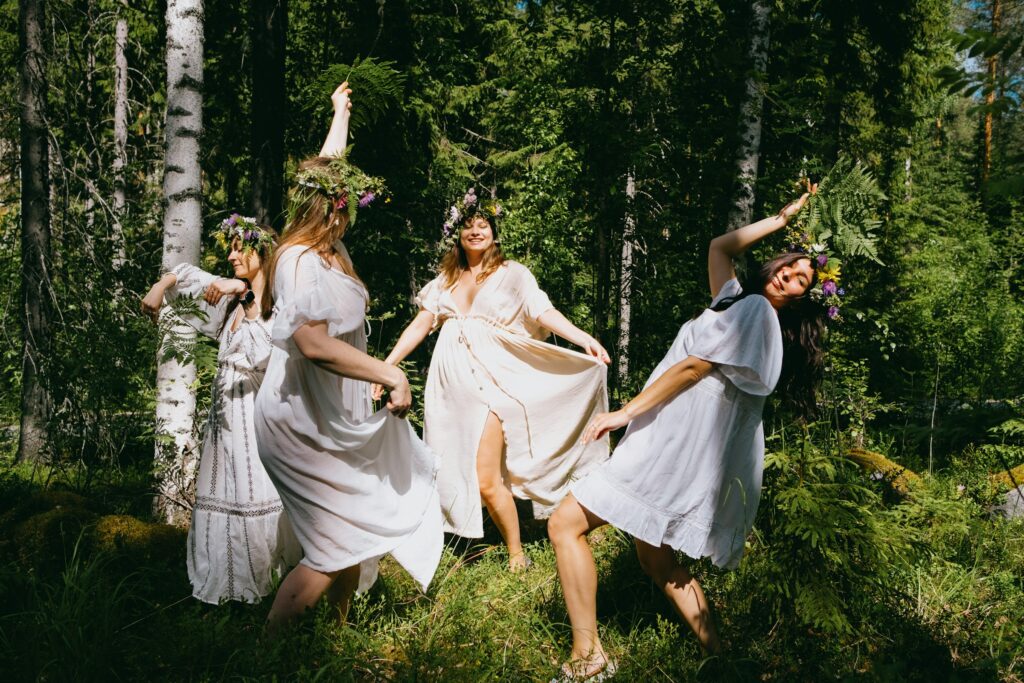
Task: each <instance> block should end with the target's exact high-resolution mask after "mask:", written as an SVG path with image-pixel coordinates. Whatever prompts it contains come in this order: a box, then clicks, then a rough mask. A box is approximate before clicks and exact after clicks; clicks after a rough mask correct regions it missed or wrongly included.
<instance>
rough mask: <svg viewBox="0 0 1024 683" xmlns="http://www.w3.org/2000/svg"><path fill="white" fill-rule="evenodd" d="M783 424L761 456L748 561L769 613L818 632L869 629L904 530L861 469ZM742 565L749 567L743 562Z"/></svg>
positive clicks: (908, 538) (903, 551)
mask: <svg viewBox="0 0 1024 683" xmlns="http://www.w3.org/2000/svg"><path fill="white" fill-rule="evenodd" d="M785 436H786V435H785V433H784V432H783V433H782V434H781V435H779V436H778V437H777V438H776V440H775V442H774V443H775V449H774V450H773V451H771V452H770V453H768V454H767V456H766V458H765V475H766V477H765V479H766V481H765V487H764V493H763V500H762V501H761V513H760V515H759V521H758V531H759V535H758V541H759V542H758V545H757V547H756V548H755V549H753V551H752V555H753V556H754V559H753V562H755V563H756V566H757V568H758V571H757V574H758V575H759V576H760V581H761V582H762V588H761V592H762V593H763V594H764V598H765V600H766V601H767V602H768V604H769V605H770V606H771V610H772V613H773V614H774V615H775V616H776V617H777V618H779V619H780V620H783V621H784V622H788V623H789V624H790V626H793V625H804V626H809V627H812V628H814V629H816V630H818V631H820V632H822V633H823V634H824V635H826V636H829V635H832V636H850V635H852V634H854V633H858V634H861V635H869V634H873V633H875V628H876V627H875V625H874V624H873V623H872V622H871V618H870V616H871V614H872V613H873V612H874V609H873V607H872V604H873V603H874V602H875V601H876V600H877V599H878V596H879V595H880V594H882V593H884V587H885V586H886V585H887V584H889V583H891V581H892V575H893V574H892V573H893V572H894V571H896V570H898V568H899V567H900V566H902V565H903V564H904V563H906V562H907V560H908V557H907V555H908V554H909V553H910V551H911V550H912V546H911V542H912V540H913V537H912V535H910V534H908V533H907V531H908V530H907V529H905V528H900V527H899V526H898V525H897V523H896V519H895V516H894V514H893V513H891V512H890V511H887V510H885V509H883V508H882V507H881V505H880V502H881V501H880V498H879V495H878V494H877V493H876V492H875V491H874V490H872V488H871V487H870V486H869V485H868V482H867V481H866V480H865V477H864V475H863V474H862V473H861V470H860V469H859V468H858V467H857V466H856V465H854V464H853V463H852V462H851V461H849V460H846V459H845V458H842V457H839V456H836V455H832V454H828V453H826V452H822V451H821V450H819V449H818V448H817V447H816V446H815V445H814V444H813V443H812V442H811V441H810V440H809V439H808V437H807V435H804V437H803V440H802V442H797V443H795V444H792V445H789V444H787V443H786V440H785ZM748 571H749V569H748Z"/></svg>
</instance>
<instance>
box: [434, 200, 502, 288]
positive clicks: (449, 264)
mask: <svg viewBox="0 0 1024 683" xmlns="http://www.w3.org/2000/svg"><path fill="white" fill-rule="evenodd" d="M477 218H483V219H484V220H485V221H487V224H488V225H489V226H491V235H493V236H494V244H492V245H491V246H490V247H488V248H487V251H485V252H484V257H483V261H482V263H483V268H481V269H480V274H479V275H478V276H477V282H482V281H484V280H486V279H487V277H488V276H489V275H490V274H491V273H493V272H494V271H496V270H497V269H498V268H499V267H500V266H501V265H502V264H503V263H505V261H506V260H507V259H506V258H505V252H503V251H502V250H501V245H500V244H499V243H498V223H497V221H495V220H494V218H493V217H492V216H488V215H487V214H486V213H483V212H478V213H474V214H470V215H469V216H466V218H465V219H464V220H463V221H462V223H460V224H459V229H458V230H457V232H456V235H455V244H454V245H452V248H451V250H449V252H448V253H447V254H445V255H444V258H442V259H441V268H440V271H441V275H443V276H444V279H445V283H444V286H445V288H446V289H447V288H448V287H451V286H452V285H454V284H455V282H456V281H457V280H458V279H459V276H460V275H461V274H462V271H464V270H468V269H469V259H467V258H466V250H465V249H463V248H462V231H463V230H465V229H466V228H468V227H469V226H471V225H472V224H473V221H475V220H476V219H477Z"/></svg>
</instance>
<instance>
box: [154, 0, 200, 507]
mask: <svg viewBox="0 0 1024 683" xmlns="http://www.w3.org/2000/svg"><path fill="white" fill-rule="evenodd" d="M164 130H165V136H166V144H167V150H166V157H165V161H164V200H165V202H166V209H165V212H164V251H163V269H164V271H167V270H170V269H171V268H173V267H174V266H176V265H178V264H179V263H185V262H188V263H197V262H198V260H199V247H200V237H201V233H202V185H201V180H202V178H201V173H200V167H199V139H200V136H201V135H202V132H203V3H202V0H168V3H167V118H166V124H165V128H164ZM178 334H180V335H182V336H185V335H189V334H194V331H192V330H191V328H182V329H180V330H178ZM195 378H196V370H195V366H194V365H191V364H189V365H182V364H181V363H179V362H177V361H176V360H165V361H161V362H160V364H159V366H158V367H157V406H156V425H157V434H158V435H159V436H160V437H162V438H158V439H157V453H156V456H157V465H158V467H157V470H158V472H159V477H160V490H159V494H158V496H157V499H156V501H155V508H156V510H155V512H156V513H157V514H158V515H159V516H160V517H161V518H162V519H164V520H166V521H168V522H171V523H182V522H184V521H186V520H187V518H188V512H189V510H190V507H191V506H190V503H191V496H192V494H191V492H190V489H191V486H192V483H193V480H194V475H195V460H196V455H197V454H196V452H195V451H196V449H195V443H194V439H193V419H194V414H195V404H196V401H195V393H194V392H193V390H192V383H193V382H194V381H195Z"/></svg>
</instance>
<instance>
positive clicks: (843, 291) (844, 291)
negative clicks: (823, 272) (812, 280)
mask: <svg viewBox="0 0 1024 683" xmlns="http://www.w3.org/2000/svg"><path fill="white" fill-rule="evenodd" d="M836 294H838V295H839V296H846V290H845V289H843V288H842V287H840V288H839V289H837V290H836Z"/></svg>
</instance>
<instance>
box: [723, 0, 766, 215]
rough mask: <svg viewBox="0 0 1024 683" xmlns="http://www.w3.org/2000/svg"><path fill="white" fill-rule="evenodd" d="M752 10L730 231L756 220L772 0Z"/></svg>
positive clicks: (757, 0)
mask: <svg viewBox="0 0 1024 683" xmlns="http://www.w3.org/2000/svg"><path fill="white" fill-rule="evenodd" d="M750 10H751V17H750V45H749V48H748V50H747V58H748V61H749V64H750V73H749V75H748V76H747V87H746V94H745V95H744V99H743V106H742V107H741V109H740V145H739V149H738V150H737V155H736V176H737V189H736V196H735V197H734V199H733V204H732V207H731V208H730V210H729V220H728V225H727V229H729V230H735V229H736V228H741V227H743V226H744V225H749V224H750V223H752V222H753V218H754V200H755V199H756V194H755V191H756V190H755V184H756V182H757V169H758V165H759V163H760V157H761V117H762V113H763V111H764V89H763V85H762V82H763V78H764V74H765V71H766V70H767V68H768V42H769V24H770V20H771V4H770V2H769V0H752V1H751V7H750Z"/></svg>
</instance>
